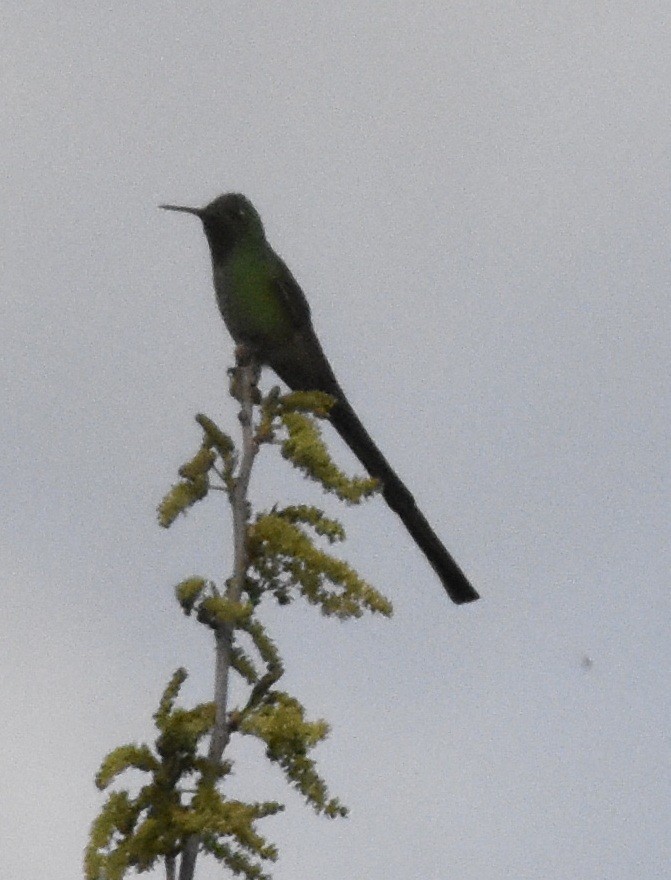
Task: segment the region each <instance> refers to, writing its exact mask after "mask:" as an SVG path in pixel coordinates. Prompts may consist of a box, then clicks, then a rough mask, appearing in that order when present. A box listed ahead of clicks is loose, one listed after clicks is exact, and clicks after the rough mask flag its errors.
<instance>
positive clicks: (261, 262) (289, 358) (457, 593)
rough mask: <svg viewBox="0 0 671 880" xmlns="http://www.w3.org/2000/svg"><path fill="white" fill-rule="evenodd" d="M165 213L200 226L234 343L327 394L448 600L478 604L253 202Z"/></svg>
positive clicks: (221, 200) (285, 376)
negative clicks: (372, 424) (317, 326)
mask: <svg viewBox="0 0 671 880" xmlns="http://www.w3.org/2000/svg"><path fill="white" fill-rule="evenodd" d="M160 207H161V208H163V209H165V210H166V211H181V212H183V213H186V214H193V215H194V216H195V217H198V218H199V219H200V221H201V222H202V224H203V229H204V231H205V235H206V237H207V241H208V244H209V246H210V253H211V256H212V274H213V281H214V291H215V295H216V299H217V304H218V306H219V310H220V312H221V315H222V317H223V319H224V323H225V324H226V327H227V328H228V331H229V333H230V334H231V336H232V337H233V340H234V341H235V342H236V343H237V344H238V345H240V346H243V347H244V348H245V350H247V351H249V353H250V354H251V355H252V357H253V358H254V360H255V361H256V362H257V363H259V364H260V365H265V366H268V367H270V368H271V369H272V370H273V371H274V372H275V373H276V374H277V376H279V378H280V379H281V380H282V381H283V382H285V383H286V384H287V385H288V386H289V388H291V389H292V390H293V391H322V392H325V393H326V394H329V395H330V396H331V397H333V398H334V400H335V403H334V405H333V407H332V408H331V410H330V412H329V419H330V421H331V423H332V425H333V427H334V428H335V429H336V431H337V432H338V434H340V436H341V437H342V439H343V440H344V441H345V443H346V444H347V445H348V446H349V448H350V449H351V450H352V452H353V453H354V455H356V457H357V458H358V459H359V461H360V462H361V464H362V465H363V467H364V468H365V469H366V471H367V472H368V474H369V475H370V476H371V477H375V478H376V479H377V480H379V482H380V484H381V487H382V497H383V498H384V500H385V501H386V502H387V504H388V505H389V507H390V508H391V509H392V510H393V511H394V512H395V513H396V514H398V516H399V517H400V519H401V522H402V523H403V525H404V526H405V527H406V529H407V531H408V533H409V534H410V536H411V537H412V538H413V540H414V541H415V543H416V545H417V546H418V547H419V549H420V550H421V551H422V553H423V554H424V556H425V557H426V559H427V560H428V562H429V564H430V565H431V566H432V568H433V569H434V571H435V572H436V574H437V575H438V577H439V579H440V581H441V583H442V585H443V587H444V588H445V590H446V592H447V594H448V596H449V597H450V599H452V601H453V602H455V603H457V604H463V603H465V602H473V601H474V600H475V599H478V598H479V596H478V593H477V592H476V591H475V589H474V588H473V587H472V586H471V584H470V583H469V581H468V579H467V578H466V575H465V574H464V573H463V572H462V570H461V569H460V568H459V566H458V565H457V563H456V562H455V560H454V559H453V558H452V556H451V555H450V553H449V552H448V550H447V549H446V548H445V546H444V545H443V543H442V542H441V540H440V538H439V537H438V536H437V535H436V533H435V532H434V530H433V529H432V528H431V526H430V525H429V523H428V521H427V519H426V517H425V516H424V514H423V513H422V512H421V510H420V509H419V507H418V506H417V503H416V502H415V499H414V497H413V496H412V494H411V492H410V490H409V489H408V488H407V487H406V485H405V484H404V483H403V481H402V480H401V479H400V477H399V476H398V475H397V474H396V472H395V471H394V469H393V468H392V466H391V465H390V464H389V462H388V461H387V459H386V458H385V457H384V455H383V454H382V452H380V450H379V449H378V447H377V446H376V444H375V443H374V441H373V439H372V438H371V437H370V435H369V434H368V432H367V431H366V429H365V428H364V426H363V424H362V423H361V421H360V419H359V417H358V416H357V414H356V413H355V411H354V409H353V408H352V406H351V405H350V403H349V401H348V400H347V397H346V396H345V392H344V391H343V390H342V388H341V387H340V385H339V383H338V381H337V379H336V377H335V375H334V372H333V370H332V368H331V365H330V363H329V361H328V358H327V357H326V355H325V354H324V351H323V349H322V346H321V343H320V342H319V339H318V338H317V334H316V333H315V330H314V327H313V325H312V318H311V314H310V306H309V304H308V301H307V299H306V297H305V294H304V293H303V291H302V289H301V287H300V285H299V284H298V282H297V281H296V279H295V278H294V276H293V275H292V274H291V272H290V271H289V268H288V266H287V265H286V263H285V262H284V261H283V260H282V258H281V257H280V256H279V255H278V254H276V253H275V251H274V250H273V249H272V247H271V246H270V244H269V243H268V240H267V238H266V233H265V229H264V227H263V223H262V221H261V217H260V215H259V213H258V211H257V210H256V208H255V207H254V206H253V205H252V203H251V202H250V201H249V199H248V198H246V197H245V196H244V195H241V194H240V193H225V194H224V195H221V196H218V197H217V198H216V199H214V200H213V201H212V202H210V203H209V204H208V205H205V207H204V208H191V207H187V206H185V205H160Z"/></svg>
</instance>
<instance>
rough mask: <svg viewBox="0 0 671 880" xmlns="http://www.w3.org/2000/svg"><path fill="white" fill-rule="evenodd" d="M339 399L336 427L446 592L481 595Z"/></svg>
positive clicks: (467, 598) (459, 599) (469, 598)
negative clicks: (374, 481) (376, 484)
mask: <svg viewBox="0 0 671 880" xmlns="http://www.w3.org/2000/svg"><path fill="white" fill-rule="evenodd" d="M337 400H338V402H337V403H336V405H335V406H334V407H333V409H332V410H331V422H332V423H333V427H334V428H335V429H336V431H337V432H338V433H339V434H340V436H341V437H342V438H343V440H344V441H345V443H347V445H348V446H349V448H350V449H351V450H352V452H353V453H354V454H355V455H356V457H357V458H358V459H359V461H360V462H361V464H362V465H363V466H364V467H365V468H366V470H367V471H368V473H369V474H370V475H371V477H377V479H379V480H380V482H381V483H382V486H383V490H382V495H383V497H384V499H385V501H386V502H387V504H388V505H389V507H391V509H392V510H393V511H394V512H395V513H397V514H398V515H399V516H400V518H401V521H402V522H403V525H404V526H405V527H406V529H407V530H408V532H409V533H410V535H411V536H412V538H413V539H414V541H415V543H416V544H417V546H418V547H419V549H420V550H421V551H422V553H424V555H425V556H426V558H427V559H428V561H429V563H430V564H431V566H432V568H433V570H434V571H435V572H436V574H437V575H438V577H439V578H440V580H441V583H442V584H443V586H444V587H445V590H446V591H447V595H448V596H449V597H450V599H452V601H453V602H456V604H457V605H461V604H463V603H464V602H473V601H474V600H475V599H478V598H480V597H479V596H478V594H477V593H476V591H475V590H474V589H473V587H472V586H471V584H470V583H469V581H468V579H467V578H466V575H465V574H464V573H463V571H462V570H461V569H460V568H459V566H458V565H457V563H456V562H455V561H454V559H453V558H452V557H451V556H450V554H449V553H448V551H447V550H446V548H445V547H444V546H443V543H442V542H441V540H440V538H439V537H438V535H436V533H435V532H434V531H433V529H432V528H431V526H430V525H429V523H428V522H427V520H426V518H425V517H424V515H423V514H422V512H421V511H420V509H419V508H418V507H417V504H416V503H415V499H414V498H413V496H412V494H411V493H410V491H409V490H408V488H407V487H406V486H405V484H404V483H403V482H402V481H401V479H400V478H399V477H398V476H397V475H396V473H395V471H394V470H393V468H392V467H391V465H390V464H389V462H388V461H387V459H386V458H385V457H384V455H382V453H381V452H380V450H379V449H378V448H377V446H376V445H375V443H374V442H373V440H372V439H371V437H370V436H369V434H368V432H367V431H366V429H365V428H364V426H363V425H362V424H361V422H360V421H359V418H358V417H357V414H356V413H355V412H354V410H353V409H352V407H351V406H350V405H349V403H348V401H347V399H346V398H345V396H344V395H343V394H342V392H340V394H338V395H337Z"/></svg>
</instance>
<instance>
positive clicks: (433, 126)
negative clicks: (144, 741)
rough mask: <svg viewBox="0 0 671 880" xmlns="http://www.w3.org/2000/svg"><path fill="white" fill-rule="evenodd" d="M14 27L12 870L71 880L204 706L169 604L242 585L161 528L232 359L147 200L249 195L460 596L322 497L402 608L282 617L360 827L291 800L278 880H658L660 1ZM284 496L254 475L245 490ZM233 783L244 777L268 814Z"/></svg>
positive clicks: (298, 9)
mask: <svg viewBox="0 0 671 880" xmlns="http://www.w3.org/2000/svg"><path fill="white" fill-rule="evenodd" d="M3 18H4V21H3V44H4V57H3V61H2V72H3V87H2V91H3V97H4V99H3V101H2V104H1V105H0V113H1V114H2V115H1V122H2V131H3V138H2V146H1V147H0V149H1V150H2V164H3V167H4V169H5V172H4V174H3V175H2V182H1V183H0V188H1V189H0V191H1V193H2V213H3V218H4V222H3V224H2V227H3V228H2V233H1V234H2V297H1V299H0V302H1V304H0V309H1V310H2V311H1V314H0V328H1V329H0V332H1V333H2V345H1V349H0V362H1V364H2V385H1V387H2V393H3V400H2V410H3V412H4V418H3V419H2V441H1V443H0V450H1V452H0V468H1V473H0V478H1V480H2V486H3V503H2V509H3V511H4V514H3V515H2V517H0V526H1V532H0V558H1V560H2V564H1V566H0V572H1V577H2V581H3V614H2V620H1V623H0V626H1V630H0V637H1V641H0V646H1V650H2V670H3V675H2V679H3V680H2V703H3V707H4V708H3V712H2V718H0V735H1V741H2V750H1V751H0V773H1V778H2V795H1V796H0V826H1V827H2V833H1V835H0V852H1V855H2V865H3V873H4V874H5V876H7V877H12V878H15V880H24V878H25V880H32V878H35V877H38V876H48V877H49V878H50V880H71V878H73V877H77V876H79V874H80V863H81V851H82V849H83V847H84V844H85V840H86V836H87V833H88V826H89V823H90V821H91V819H92V818H93V816H94V815H95V812H96V810H97V809H98V808H99V805H100V803H101V799H100V796H99V795H98V794H97V793H96V791H95V790H94V788H93V775H94V772H95V770H96V768H97V766H98V763H99V761H100V759H101V758H102V756H103V754H104V753H105V752H106V751H108V750H109V749H110V748H112V747H114V746H116V745H118V744H120V743H123V742H126V741H129V740H133V739H140V738H144V737H147V736H148V735H150V733H151V727H150V716H151V713H152V712H153V711H154V708H155V706H156V702H157V700H158V698H159V695H160V692H161V690H162V688H163V686H164V684H165V682H166V681H167V679H168V677H169V675H170V673H171V672H172V671H173V669H174V668H176V667H177V666H179V665H185V666H187V667H188V669H189V670H190V672H191V675H192V678H191V680H190V683H189V686H188V688H187V689H186V691H185V699H189V700H193V699H204V698H207V696H208V694H209V692H210V668H211V656H210V646H209V644H208V643H207V639H206V637H205V635H204V634H203V632H201V631H200V628H199V627H197V626H196V625H194V624H193V623H192V622H191V621H189V620H186V619H185V618H183V616H182V615H181V614H180V612H179V610H178V609H177V607H176V605H175V603H174V601H173V599H172V587H173V585H174V584H175V583H177V582H178V581H179V580H180V579H181V578H183V577H184V576H186V575H189V574H192V573H200V574H203V575H206V576H212V577H220V576H222V575H225V574H226V573H227V571H228V566H229V563H230V546H229V543H228V537H227V535H228V526H227V521H226V520H225V519H222V518H221V517H223V516H224V513H223V511H222V510H220V509H219V507H218V506H217V505H216V504H214V503H212V504H210V505H209V506H208V507H204V506H203V507H201V508H200V509H198V510H197V511H196V512H194V513H193V515H192V516H190V517H189V518H188V519H187V520H184V521H181V522H179V523H178V524H177V525H176V526H175V527H174V528H173V529H172V530H170V531H169V532H167V533H165V532H162V531H161V530H160V529H159V528H158V526H157V525H156V522H155V515H154V510H155V505H156V503H157V502H158V500H159V499H160V497H161V495H162V493H163V492H164V491H165V489H166V488H167V487H168V486H169V485H170V483H171V482H172V481H173V479H174V478H175V471H176V468H177V466H178V465H179V464H180V463H181V462H182V461H183V460H184V459H185V457H186V456H187V455H189V454H190V452H191V451H192V450H193V449H194V448H195V446H196V444H197V443H198V431H197V430H196V426H195V425H194V423H193V421H192V416H193V414H194V413H196V412H198V411H205V412H207V413H209V414H210V415H211V416H213V417H214V418H216V419H218V420H219V421H220V422H221V423H223V424H224V425H228V426H230V427H231V428H232V427H233V426H234V425H235V418H234V409H233V407H232V405H231V404H230V402H229V401H228V400H227V397H226V381H225V373H226V369H227V367H228V366H229V365H230V363H231V358H232V345H231V342H230V340H229V338H228V337H227V335H226V332H225V330H224V328H223V325H222V323H221V321H220V319H219V316H218V313H217V311H216V307H215V304H214V298H213V294H212V290H211V281H210V268H209V254H208V252H207V247H206V242H205V239H204V236H203V235H202V231H201V229H200V228H199V224H198V223H197V222H196V221H195V220H192V219H191V218H187V217H182V216H177V215H168V214H165V213H161V212H159V211H158V210H157V209H156V206H157V204H159V203H160V202H165V201H174V202H182V203H187V204H189V203H190V204H196V205H199V204H204V203H205V202H207V201H209V200H210V199H211V198H213V197H214V196H216V195H217V194H219V193H220V192H222V191H227V190H238V191H242V192H245V193H246V194H247V195H248V196H249V197H250V198H252V200H253V201H254V202H255V204H256V205H257V207H258V208H259V210H260V212H261V214H262V216H263V218H264V221H265V224H266V228H267V232H268V236H269V238H270V240H271V242H272V243H273V245H274V246H275V247H276V249H277V250H278V251H279V252H280V253H281V254H282V256H283V257H284V258H285V259H286V260H287V262H288V263H289V265H290V266H291V268H292V270H293V272H294V274H295V275H296V277H297V278H298V280H299V281H300V283H301V284H302V285H303V287H304V289H305V291H306V293H307V295H308V297H309V299H310V301H311V304H312V310H313V316H314V320H315V325H316V327H317V330H318V332H319V334H320V336H321V339H322V341H323V344H324V347H325V348H326V350H327V352H328V354H329V356H330V358H331V361H332V363H333V366H334V368H335V370H336V373H337V374H338V375H339V377H340V379H341V382H342V384H343V386H344V387H345V388H346V389H347V391H348V393H349V395H350V398H351V400H352V402H353V404H354V405H355V406H356V407H357V409H358V410H359V413H360V415H361V417H362V419H363V420H364V422H365V423H366V424H367V426H368V427H369V429H370V431H371V433H372V434H373V435H374V436H375V437H376V438H377V439H378V441H379V443H380V445H381V447H382V448H383V449H384V451H385V453H386V454H387V455H388V457H389V458H390V460H391V461H392V462H393V463H394V464H395V465H396V466H397V468H398V470H399V472H400V473H401V475H402V476H403V477H404V478H405V479H407V482H408V484H409V485H410V486H411V488H412V490H413V491H414V493H415V495H416V497H417V498H418V500H419V501H420V502H421V504H422V506H423V508H424V510H425V512H426V514H427V516H428V517H429V519H431V520H432V522H433V523H435V525H436V528H437V531H438V532H439V533H440V534H441V536H443V537H444V539H445V541H446V543H447V544H448V546H449V547H450V549H451V550H452V551H453V552H454V554H455V556H456V557H457V559H458V560H459V562H460V563H461V565H462V566H463V567H464V569H465V570H466V571H467V572H468V574H469V575H470V577H471V578H472V580H473V582H474V583H475V584H476V585H477V587H478V589H479V590H480V591H481V594H482V600H481V601H480V602H479V603H476V604H475V605H473V606H469V607H462V608H455V607H454V606H452V605H451V604H450V603H449V602H447V600H446V598H445V596H444V594H443V592H442V590H441V588H440V586H439V584H438V583H437V582H436V578H435V576H434V575H433V572H432V571H431V569H430V568H429V567H428V566H427V564H426V563H425V561H424V559H423V558H422V557H421V555H420V554H419V553H418V551H417V550H416V548H415V547H414V545H413V544H412V543H411V542H410V540H409V539H408V538H407V536H406V534H405V532H404V531H403V529H402V527H401V525H400V523H399V522H398V521H397V519H396V517H394V515H393V514H392V513H390V512H389V511H388V510H387V509H386V508H385V506H384V504H383V503H382V501H381V500H379V499H378V500H376V501H374V502H372V503H371V504H369V505H368V506H367V507H366V508H365V509H361V510H356V511H350V510H346V511H340V512H341V513H342V516H343V519H344V521H345V522H346V525H347V527H348V529H349V533H350V538H351V540H350V541H349V542H348V545H347V548H346V551H345V552H346V554H347V557H348V558H349V559H351V560H352V561H353V562H355V564H356V565H357V566H358V568H359V569H360V570H361V572H362V573H364V574H365V575H366V576H367V577H368V578H369V579H370V580H371V581H373V582H374V583H375V584H377V585H378V586H380V587H381V588H383V589H384V590H385V591H386V592H387V593H388V595H389V596H390V597H391V598H392V600H393V601H394V603H395V607H396V615H395V618H394V620H393V621H392V622H391V623H385V622H380V621H371V620H363V621H361V622H358V623H355V624H348V625H339V624H336V623H334V622H328V621H322V620H321V619H319V618H318V616H317V615H316V613H314V611H312V610H309V611H304V610H302V609H300V608H298V607H295V608H291V609H289V610H287V611H284V612H282V613H281V614H280V613H273V614H271V615H270V616H269V618H268V620H269V624H270V625H272V627H273V629H274V633H275V635H276V637H277V639H278V641H279V643H280V646H281V648H282V650H283V651H284V653H285V656H286V659H287V663H288V667H289V670H290V671H289V673H288V674H287V678H286V683H287V687H289V688H290V689H291V690H293V691H294V692H295V693H296V694H297V696H299V697H300V698H301V699H303V700H304V702H305V704H306V706H307V707H308V709H309V711H310V712H311V713H312V714H313V715H314V716H317V715H323V716H325V717H326V718H328V720H329V721H330V722H331V723H332V725H333V734H332V736H331V738H330V740H329V742H328V743H327V744H326V745H325V746H324V747H323V748H321V749H320V751H319V762H320V767H321V770H322V771H323V773H324V775H325V776H326V778H327V779H328V781H329V783H330V784H331V787H332V789H333V791H334V793H336V794H338V795H339V796H340V797H342V799H343V800H344V801H345V802H346V803H347V804H349V806H350V807H351V811H352V812H351V818H350V819H349V820H347V821H341V822H328V821H327V820H324V819H318V818H316V817H314V816H313V815H312V814H311V813H310V812H309V811H308V810H307V808H305V807H304V806H303V805H302V803H301V802H300V800H299V798H298V797H296V796H294V795H292V794H289V795H288V796H287V797H286V802H287V805H288V808H287V811H286V814H285V815H284V816H282V817H280V818H277V819H272V820H267V821H266V823H265V825H264V826H263V830H264V831H265V832H266V833H267V834H268V835H269V836H270V837H271V838H272V839H274V840H276V841H277V843H278V844H279V846H280V849H281V859H280V861H279V863H278V865H277V866H276V868H275V876H276V878H277V880H290V878H296V877H299V876H300V877H319V878H323V880H335V878H338V880H340V878H342V877H352V878H389V880H406V878H410V877H422V878H425V880H443V878H447V877H450V878H452V877H454V878H459V880H500V878H511V880H527V878H528V880H537V878H539V877H543V878H546V880H566V878H581V880H582V878H590V880H653V878H655V880H656V878H660V880H661V878H663V877H667V876H668V865H669V862H670V861H671V843H670V841H671V827H670V826H671V818H670V817H671V770H670V767H671V737H670V733H669V710H670V708H671V706H670V702H671V700H670V697H669V680H670V672H671V669H670V666H671V663H670V661H671V642H670V640H669V635H670V634H669V619H670V615H669V611H670V600H669V577H668V570H669V543H668V536H669V524H670V523H669V506H668V490H669V479H668V478H669V467H668V457H667V451H668V441H669V430H668V425H669V420H668V415H669V411H668V404H669V397H668V384H667V375H668V367H669V357H668V351H669V329H670V326H669V323H670V322H669V310H668V306H667V302H668V297H669V294H668V288H669V277H670V271H669V253H670V246H671V234H670V231H671V224H670V222H669V221H670V219H671V209H670V207H669V206H670V196H671V186H670V183H671V175H670V169H671V123H670V113H669V108H670V107H671V54H670V49H669V47H670V46H671V23H670V19H671V13H670V12H669V7H668V4H667V3H664V2H661V0H660V2H652V0H637V2H636V3H634V2H624V0H619V2H614V3H610V4H586V3H584V2H580V3H579V2H563V3H550V2H547V3H535V4H534V3H526V4H521V3H513V2H499V3H475V4H473V3H470V2H445V0H442V2H428V3H408V2H405V3H402V2H389V0H385V2H364V3H361V2H356V3H355V2H344V3H343V2H341V3H337V4H336V3H332V2H330V3H324V2H317V3H310V4H308V3H298V4H280V3H266V2H264V3H258V2H250V3H244V4H243V3H227V2H195V3H193V2H192V3H189V4H168V3H158V2H155V0H152V2H144V3H141V4H107V6H105V5H104V4H103V6H101V5H100V4H97V5H92V4H89V3H82V2H77V0H75V2H70V3H67V4H58V5H57V4H47V3H40V2H37V3H34V2H30V0H27V2H25V3H22V4H19V5H15V6H14V7H13V8H11V9H9V8H8V9H7V10H6V11H5V13H4V15H3ZM265 381H266V386H269V384H271V382H272V377H271V376H267V377H266V380H265ZM332 439H333V449H334V452H336V453H337V455H338V457H339V460H341V461H342V462H343V463H348V464H349V463H351V458H350V457H349V455H348V454H347V453H346V451H344V450H343V447H342V444H341V443H340V441H338V440H337V439H336V438H335V436H332ZM304 491H305V490H304V487H303V485H302V484H301V483H300V481H298V480H297V479H296V478H294V477H291V478H289V477H287V472H286V470H284V469H283V468H282V467H281V466H280V465H279V464H278V461H277V460H276V459H274V458H271V459H268V456H266V460H264V461H262V462H261V463H260V466H259V468H258V471H257V474H256V480H255V484H254V496H255V498H256V500H257V501H258V502H259V503H270V502H272V501H273V500H276V499H279V500H284V499H289V498H291V499H293V500H297V499H299V498H301V497H302V495H303V493H304ZM313 494H314V493H313ZM325 504H326V505H327V507H328V509H329V511H330V512H332V513H335V512H337V511H338V506H337V505H335V504H334V503H332V502H331V501H328V502H325ZM222 536H223V537H222ZM584 657H589V658H591V661H592V665H591V667H590V668H585V666H584V664H583V658H584ZM259 760H260V759H259V756H258V754H257V753H255V752H253V751H252V752H249V753H248V752H247V751H245V752H243V753H241V760H240V763H239V764H238V767H237V774H236V779H235V789H236V791H237V790H240V791H246V792H247V794H249V795H251V796H252V797H254V798H259V799H261V798H266V797H275V796H282V795H283V793H284V789H283V785H282V783H281V782H280V781H279V780H278V778H277V777H276V776H275V775H274V774H273V773H272V772H270V771H267V770H265V768H264V769H263V770H262V771H260V770H259ZM664 865H666V866H667V867H666V869H665V868H664ZM201 868H203V870H202V871H201V873H200V874H199V876H200V877H202V878H210V877H215V876H221V872H219V871H218V869H216V868H213V867H209V868H208V869H207V870H205V865H204V864H203V865H202V866H201Z"/></svg>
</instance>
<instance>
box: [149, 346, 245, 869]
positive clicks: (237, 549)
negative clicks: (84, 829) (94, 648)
mask: <svg viewBox="0 0 671 880" xmlns="http://www.w3.org/2000/svg"><path fill="white" fill-rule="evenodd" d="M236 361H237V366H236V368H235V371H234V377H233V392H232V393H233V394H234V396H235V397H236V398H237V399H238V400H239V401H240V412H239V414H238V419H239V420H240V425H241V427H242V457H241V459H240V466H239V468H238V474H237V477H236V478H235V481H234V484H233V491H232V493H231V508H232V510H233V575H232V576H231V577H230V578H229V579H228V581H227V588H226V598H227V599H229V600H230V601H231V602H239V601H240V598H241V596H242V590H243V588H244V585H245V577H246V574H247V565H248V554H247V520H248V516H249V503H248V501H247V491H248V488H249V480H250V477H251V473H252V465H253V464H254V459H255V457H256V454H257V452H258V444H257V442H256V440H255V438H254V419H253V415H254V400H255V396H256V393H257V392H256V384H257V382H258V378H259V367H258V365H257V364H255V363H254V361H253V360H252V359H251V358H250V357H249V355H248V354H247V353H246V352H244V351H242V350H240V349H238V351H236ZM215 645H216V653H215V671H214V705H215V722H214V728H213V730H212V737H211V739H210V747H209V749H208V760H209V761H211V762H212V764H218V763H219V761H220V760H221V757H222V755H223V753H224V749H225V748H226V744H227V742H228V739H229V736H230V730H229V727H228V720H227V714H228V682H229V672H230V668H231V649H232V646H233V627H232V626H231V624H220V625H219V626H218V627H217V629H216V631H215ZM199 846H200V838H199V837H197V836H193V837H190V838H189V839H188V840H187V841H186V843H185V844H184V851H183V854H182V862H181V865H180V871H179V880H193V876H194V870H195V867H196V859H197V857H198V848H199ZM167 868H168V865H167V864H166V871H167Z"/></svg>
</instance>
